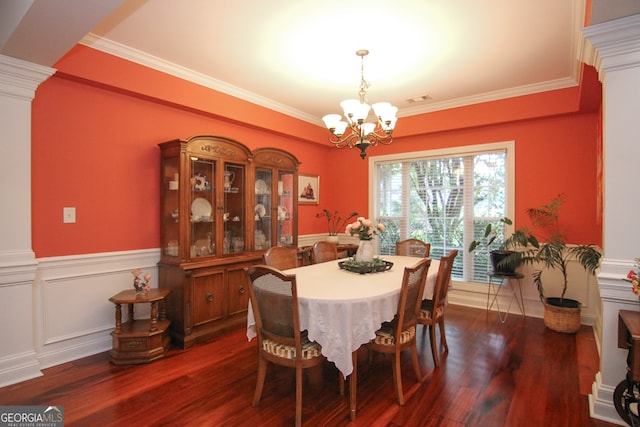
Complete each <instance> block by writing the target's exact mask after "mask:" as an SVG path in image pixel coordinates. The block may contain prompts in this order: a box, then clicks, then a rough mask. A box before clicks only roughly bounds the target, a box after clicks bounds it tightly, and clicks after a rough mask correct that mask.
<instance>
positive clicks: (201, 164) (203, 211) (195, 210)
mask: <svg viewBox="0 0 640 427" xmlns="http://www.w3.org/2000/svg"><path fill="white" fill-rule="evenodd" d="M191 171H192V176H191V180H190V183H191V197H190V212H189V215H190V217H189V258H198V257H204V256H212V255H215V254H216V227H215V219H216V218H215V212H216V199H215V189H214V184H215V176H216V162H215V161H213V160H206V159H199V158H194V157H193V158H191Z"/></svg>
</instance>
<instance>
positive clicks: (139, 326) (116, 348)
mask: <svg viewBox="0 0 640 427" xmlns="http://www.w3.org/2000/svg"><path fill="white" fill-rule="evenodd" d="M169 292H170V291H169V289H151V290H150V291H148V292H145V293H137V292H136V291H135V289H130V290H126V291H122V292H120V293H118V294H116V295H114V296H112V297H111V298H109V301H111V302H112V303H114V304H115V306H116V328H115V329H114V330H113V332H112V333H111V335H112V336H113V349H112V350H111V351H110V352H109V361H110V362H111V363H113V364H114V365H129V364H140V363H149V362H151V361H153V360H156V359H159V358H161V357H164V355H165V354H166V352H167V350H168V349H169V344H170V339H169V336H168V335H167V329H169V324H170V322H169V320H168V319H167V318H166V315H165V306H164V299H165V298H166V296H167V295H169ZM123 304H125V305H128V306H129V308H128V314H129V317H128V319H127V321H126V322H124V323H123V322H122V305H123ZM135 304H150V305H151V318H150V319H135V318H134V310H133V307H134V305H135ZM158 305H160V306H161V307H160V310H159V313H158Z"/></svg>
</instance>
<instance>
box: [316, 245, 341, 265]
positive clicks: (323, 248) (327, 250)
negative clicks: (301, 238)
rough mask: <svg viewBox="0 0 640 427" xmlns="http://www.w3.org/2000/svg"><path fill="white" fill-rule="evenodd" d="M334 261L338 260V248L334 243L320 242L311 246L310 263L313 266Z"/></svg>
mask: <svg viewBox="0 0 640 427" xmlns="http://www.w3.org/2000/svg"><path fill="white" fill-rule="evenodd" d="M336 259H338V246H337V245H336V244H335V243H331V242H327V241H325V240H320V241H318V242H315V243H314V244H313V247H312V248H311V262H312V263H313V264H318V263H321V262H327V261H333V260H336Z"/></svg>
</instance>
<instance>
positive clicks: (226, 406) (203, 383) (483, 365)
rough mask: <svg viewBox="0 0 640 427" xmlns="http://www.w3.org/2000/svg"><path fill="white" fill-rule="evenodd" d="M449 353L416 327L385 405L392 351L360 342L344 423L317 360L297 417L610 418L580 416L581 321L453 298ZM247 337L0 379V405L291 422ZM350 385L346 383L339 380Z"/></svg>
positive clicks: (290, 390) (438, 422)
mask: <svg viewBox="0 0 640 427" xmlns="http://www.w3.org/2000/svg"><path fill="white" fill-rule="evenodd" d="M446 316H447V317H446V319H447V320H446V322H447V340H448V342H449V353H448V354H445V355H443V356H442V358H441V366H440V368H438V369H434V365H433V360H432V357H431V353H430V349H429V339H428V334H427V335H424V336H423V335H422V332H421V331H420V329H421V328H422V327H419V338H418V339H419V342H418V350H419V353H420V363H421V367H422V373H423V376H424V379H423V381H422V382H421V383H418V382H417V381H416V379H415V376H414V373H413V370H412V368H411V363H410V360H409V357H408V356H409V354H408V352H406V353H407V354H406V355H404V356H406V357H405V358H404V359H403V385H404V390H405V396H406V398H405V400H406V404H405V405H404V406H403V407H400V406H398V405H397V404H396V403H395V394H394V388H393V380H392V371H391V360H390V359H388V358H384V357H376V358H374V359H373V362H372V364H371V365H369V362H368V359H367V354H366V352H365V351H362V349H361V351H360V352H359V355H358V356H359V363H358V367H359V370H358V374H359V378H358V419H357V421H355V422H350V421H349V400H348V392H347V393H345V396H340V395H339V393H338V374H337V371H336V370H335V367H333V365H332V364H330V363H327V364H326V365H325V366H323V367H322V370H321V371H316V372H312V373H310V374H309V375H308V378H307V379H308V381H307V383H305V386H304V392H303V424H305V425H308V426H345V425H353V426H370V425H373V426H406V427H410V426H491V427H494V426H545V427H553V426H567V427H575V426H595V427H605V426H613V424H609V423H606V422H602V421H598V420H594V419H591V418H590V417H589V408H588V399H587V395H588V394H589V393H590V392H591V385H592V383H593V380H594V374H595V372H596V371H597V370H598V365H599V362H598V354H597V351H596V346H595V342H594V338H593V334H592V331H591V328H589V327H586V326H584V327H583V328H582V329H581V331H580V332H579V333H578V334H575V335H565V334H560V333H556V332H553V331H551V330H548V329H546V328H545V327H544V324H543V322H542V320H541V319H535V318H527V319H523V318H522V317H521V316H516V315H513V314H512V315H510V316H509V318H508V319H507V322H506V323H505V324H501V323H500V322H499V321H497V316H496V314H495V313H490V314H489V315H487V313H486V312H485V311H484V310H479V309H473V308H467V307H461V306H454V305H451V306H449V307H448V309H447V315H446ZM255 345H256V342H255V340H254V341H252V342H247V339H246V337H245V331H244V330H239V331H236V332H232V333H230V334H228V335H225V336H223V337H220V338H218V339H216V340H214V341H211V342H209V343H206V344H202V345H198V346H196V347H194V348H192V349H190V350H178V349H171V350H170V352H169V354H168V357H166V358H165V359H162V360H158V361H156V362H153V363H151V364H148V365H138V366H114V365H111V364H110V363H109V361H108V355H107V353H102V354H97V355H94V356H90V357H87V358H84V359H80V360H77V361H74V362H70V363H66V364H63V365H60V366H56V367H53V368H50V369H47V370H45V371H44V376H42V377H39V378H35V379H33V380H29V381H25V382H22V383H20V384H15V385H11V386H8V387H4V388H0V405H61V406H64V412H65V426H98V425H99V426H129V425H135V426H153V425H155V426H160V425H169V426H252V427H257V426H287V425H293V418H294V399H295V384H294V376H293V372H292V370H289V369H285V368H280V367H275V366H270V367H269V370H268V371H267V381H266V384H265V389H264V392H263V397H262V401H261V403H260V406H259V407H256V408H253V407H252V406H251V400H252V397H253V391H254V387H255V380H256V367H257V363H256V360H257V358H256V351H255ZM347 391H348V390H347Z"/></svg>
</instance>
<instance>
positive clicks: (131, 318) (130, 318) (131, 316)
mask: <svg viewBox="0 0 640 427" xmlns="http://www.w3.org/2000/svg"><path fill="white" fill-rule="evenodd" d="M133 306H134V304H129V322H131V323H133V321H134V320H136V319H135V318H134V317H133Z"/></svg>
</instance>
